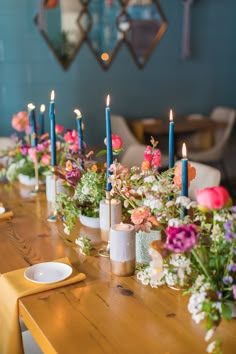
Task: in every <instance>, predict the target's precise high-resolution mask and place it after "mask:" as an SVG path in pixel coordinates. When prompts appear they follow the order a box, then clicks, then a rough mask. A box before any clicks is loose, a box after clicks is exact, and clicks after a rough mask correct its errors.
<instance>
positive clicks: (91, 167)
mask: <svg viewBox="0 0 236 354" xmlns="http://www.w3.org/2000/svg"><path fill="white" fill-rule="evenodd" d="M73 135H75V134H73V133H72V134H71V135H68V137H69V139H70V142H71V143H72V146H73V149H72V151H71V153H70V154H67V161H66V164H65V166H63V167H60V168H59V169H57V170H56V174H57V176H58V177H60V178H61V179H63V180H64V181H65V184H66V186H67V188H68V191H69V193H68V195H65V194H62V193H58V194H57V200H56V204H57V212H58V215H60V216H61V218H62V219H63V224H64V231H65V233H67V234H69V233H70V231H71V230H72V229H73V227H74V225H75V223H76V220H77V218H78V216H79V215H80V214H82V215H85V216H90V217H99V205H100V202H101V201H102V200H103V199H105V197H106V191H105V188H106V164H104V163H103V162H95V161H93V160H92V157H93V156H94V152H93V151H90V152H89V153H87V154H86V153H85V154H84V155H80V154H77V153H76V151H77V149H76V147H75V146H74V145H73ZM67 141H68V140H67ZM105 143H106V141H105ZM121 147H122V140H121V138H120V137H119V136H117V135H114V134H113V135H112V149H113V154H118V153H119V151H120V150H121ZM105 153H106V150H102V151H100V152H99V153H98V154H97V155H96V157H100V156H102V155H104V154H105Z"/></svg>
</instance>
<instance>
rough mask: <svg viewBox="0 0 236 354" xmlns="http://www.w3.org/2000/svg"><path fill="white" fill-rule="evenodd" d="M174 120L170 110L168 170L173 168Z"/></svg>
mask: <svg viewBox="0 0 236 354" xmlns="http://www.w3.org/2000/svg"><path fill="white" fill-rule="evenodd" d="M174 126H175V123H174V120H173V111H172V109H171V110H170V115H169V168H172V167H174V164H175V161H174Z"/></svg>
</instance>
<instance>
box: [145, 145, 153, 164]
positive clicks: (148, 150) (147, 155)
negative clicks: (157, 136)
mask: <svg viewBox="0 0 236 354" xmlns="http://www.w3.org/2000/svg"><path fill="white" fill-rule="evenodd" d="M144 161H148V162H150V163H151V162H152V148H151V146H150V145H148V146H147V147H146V149H145V151H144Z"/></svg>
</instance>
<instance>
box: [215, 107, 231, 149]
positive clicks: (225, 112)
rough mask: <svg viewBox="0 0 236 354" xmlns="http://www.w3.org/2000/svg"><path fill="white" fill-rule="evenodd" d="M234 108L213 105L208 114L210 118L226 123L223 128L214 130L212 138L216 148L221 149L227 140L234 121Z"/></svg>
mask: <svg viewBox="0 0 236 354" xmlns="http://www.w3.org/2000/svg"><path fill="white" fill-rule="evenodd" d="M235 114H236V111H235V109H232V108H228V107H215V108H214V109H213V111H212V113H211V114H210V119H212V120H214V121H217V122H223V123H226V126H225V128H219V129H216V130H215V133H214V140H215V144H216V145H218V148H220V149H222V148H223V146H224V145H225V144H226V142H227V141H228V139H229V137H230V134H231V132H232V129H233V126H234V122H235Z"/></svg>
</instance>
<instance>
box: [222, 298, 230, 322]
mask: <svg viewBox="0 0 236 354" xmlns="http://www.w3.org/2000/svg"><path fill="white" fill-rule="evenodd" d="M221 311H222V317H223V318H224V319H225V320H227V321H230V320H231V318H232V312H231V309H230V307H229V305H227V304H225V303H223V302H222V304H221Z"/></svg>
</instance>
